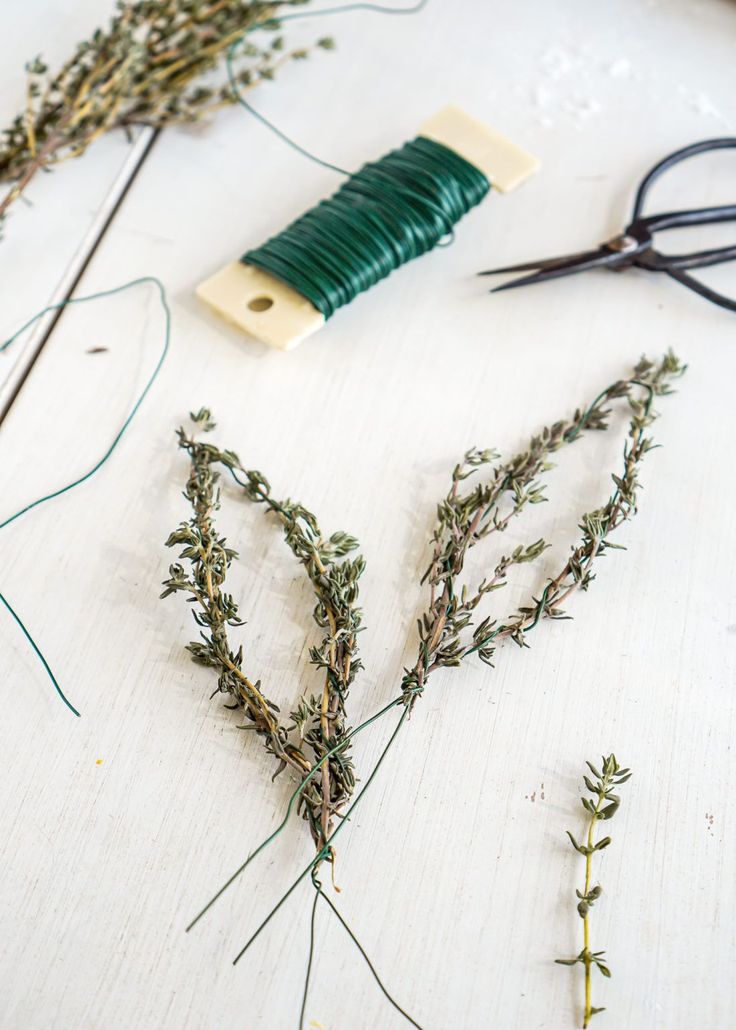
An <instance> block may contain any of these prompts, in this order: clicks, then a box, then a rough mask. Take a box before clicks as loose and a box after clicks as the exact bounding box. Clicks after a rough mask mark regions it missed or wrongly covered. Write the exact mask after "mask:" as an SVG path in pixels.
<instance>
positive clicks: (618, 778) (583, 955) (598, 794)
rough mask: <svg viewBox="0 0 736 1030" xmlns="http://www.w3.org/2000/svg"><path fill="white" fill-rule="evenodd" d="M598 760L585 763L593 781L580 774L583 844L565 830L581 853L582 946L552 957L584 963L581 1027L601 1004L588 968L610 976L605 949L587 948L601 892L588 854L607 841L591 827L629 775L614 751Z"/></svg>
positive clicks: (609, 812) (616, 800)
mask: <svg viewBox="0 0 736 1030" xmlns="http://www.w3.org/2000/svg"><path fill="white" fill-rule="evenodd" d="M601 761H602V762H603V765H602V767H601V768H602V770H603V771H602V772H599V771H598V770H597V769H596V767H595V766H594V765H593V764H592V763H591V762H586V763H585V764H586V765H587V766H588V768H589V769H590V771H591V772H592V773H593V775H594V776H595V783H593V781H592V780H591V779H590V777H589V776H583V781H584V783H585V786H586V787H587V789H588V790H589V791H590V793H591V795H592V797H590V798H581V799H580V800H581V801H582V803H583V808H584V809H585V811H586V812H587V813H588V815H589V816H590V818H589V820H588V830H587V835H586V839H585V844H578V842H577V841H576V840H575V838H574V837H573V835H572V834H571V833H570V831H569V830H568V831H567V835H568V837H569V838H570V843H571V844H572V846H573V847H574V848H575V850H576V851H577V852H578V854H580V855H584V856H585V886H584V887H583V890H582V892H581V891H578V890H576V891H575V893H576V894H577V896H578V899H579V900H578V906H577V908H578V915H579V916H580V918H581V919H582V920H583V950H582V951H581V952H580V953H579V954H578V955H576V956H575V958H567V959H566V958H558V959H556V961H557V962H558V963H559V964H560V965H561V966H576V965H577V964H578V963H581V964H582V965H583V966H584V967H585V1007H584V1014H583V1028H584V1030H585V1028H587V1027H588V1026H589V1025H590V1020H591V1018H592V1016H594V1015H595V1014H596V1013H597V1012H603V1008H596V1007H595V1006H594V1005H593V1004H592V1003H591V978H590V973H591V969H592V968H593V966H595V967H596V968H597V969H599V970H600V972H601V973H602V974H603V976H607V977H610V975H611V970H610V969H609V968H608V965H607V963H606V962H605V961H604V958H603V955H604V954H605V953H604V952H603V951H591V950H590V927H589V925H588V915H589V913H590V910H591V908H592V907H593V905H594V904H595V902H596V901H597V900H598V898H599V897H600V896H601V894H602V893H603V889H602V887H601V886H600V884H597V885H596V886H595V887H591V872H592V869H591V866H592V858H593V855H594V854H595V853H596V852H597V851H603V849H604V848H607V847H608V845H609V844H610V843H611V838H610V837H601V839H600V840H599V841H596V840H594V837H595V828H596V825H597V824H598V823H599V822H602V821H606V820H608V819H613V817H614V815H615V814H616V812H617V811H618V807H619V805H620V803H621V799H620V797H619V796H618V794H615V793H614V788H615V787H619V786H620V785H621V784H622V783H626V781H627V780H628V779H630V778H631V772H630V771H629V770H628V769H622V768H621V766H620V765H619V764H618V762H617V761H616V756H615V755H608V757H607V758H605V757H604V758H602V759H601Z"/></svg>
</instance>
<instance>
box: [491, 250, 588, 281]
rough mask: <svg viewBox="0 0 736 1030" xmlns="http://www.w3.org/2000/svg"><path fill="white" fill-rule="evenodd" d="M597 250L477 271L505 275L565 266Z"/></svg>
mask: <svg viewBox="0 0 736 1030" xmlns="http://www.w3.org/2000/svg"><path fill="white" fill-rule="evenodd" d="M598 253H600V251H599V250H594V251H593V250H579V251H577V253H575V254H563V255H562V257H555V258H544V259H543V260H541V261H525V262H523V263H522V264H520V265H505V266H504V267H503V268H489V269H487V270H486V271H485V272H478V275H505V274H506V273H507V272H529V271H531V270H532V269H533V268H537V269H539V270H540V271H541V270H542V269H544V268H557V267H558V266H560V267H567V266H568V265H569V264H570V263H571V262H574V261H579V260H581V259H584V258H588V257H590V255H591V254H598Z"/></svg>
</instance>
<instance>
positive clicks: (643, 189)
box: [631, 136, 736, 228]
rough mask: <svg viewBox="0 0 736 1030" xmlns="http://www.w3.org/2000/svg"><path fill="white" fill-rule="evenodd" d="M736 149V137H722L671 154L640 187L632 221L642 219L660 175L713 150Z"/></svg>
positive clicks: (645, 178) (651, 172)
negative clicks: (649, 195) (649, 193)
mask: <svg viewBox="0 0 736 1030" xmlns="http://www.w3.org/2000/svg"><path fill="white" fill-rule="evenodd" d="M734 147H736V137H735V136H721V137H719V138H717V139H706V140H702V141H701V142H700V143H691V144H690V146H689V147H683V148H682V149H681V150H676V151H675V152H674V154H670V155H669V157H665V158H663V160H662V161H660V162H659V164H656V165H655V166H654V168H652V170H651V171H650V172H648V173H647V175H646V176H645V177H644V179H643V180H642V183H641V185H640V186H639V189H638V191H637V194H636V199H635V200H634V210H633V213H632V216H631V218H632V221H636V220H637V219H639V218H641V212H642V208H643V207H644V201H645V200H646V198H647V193H648V192H649V189H650V187H651V185H652V184H653V183H654V182H655V181H656V180H657V179H658V178H659V177H660V175H662V173H663V172H666V171H667V170H668V169H669V168H672V166H673V165H676V164H679V163H680V161H686V160H687V158H689V157H695V156H696V155H697V154H706V153H708V152H709V151H711V150H727V149H730V148H734ZM683 213H684V212H683ZM682 224H685V225H687V224H693V223H692V222H690V223H687V222H685V223H682ZM662 228H664V226H662Z"/></svg>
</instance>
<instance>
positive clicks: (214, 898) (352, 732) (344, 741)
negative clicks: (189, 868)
mask: <svg viewBox="0 0 736 1030" xmlns="http://www.w3.org/2000/svg"><path fill="white" fill-rule="evenodd" d="M403 701H404V695H403V694H400V695H399V696H398V697H395V698H394V699H393V701H389V703H388V704H387V705H384V707H383V708H381V710H380V711H378V712H375V713H374V714H373V715H371V716H369V718H367V719H366V720H365V721H364V722H362V723H361V724H360V725H359V726H356V727H355V729H354V730H350V732H349V733H347V734H346V735H345V737H343V739H342V740H341V741H340V743H339V744H336V745H335V746H334V747H332V748H330V750H329V751H327V752H325V754H324V755H323V756H322V758H321V759H320V760H319V762H317V764H316V765H315V766H314V767H313V768H312V769H311V770H310V771H309V772H308V773H307V775H306V776H305V777H304V779H303V780H302V781H301V783H300V784H299V786H298V787H297V788H296V790H295V791H294V793H293V794H292V795H291V797H290V798H289V803H288V805H287V806H286V813H285V815H284V818H283V819H282V820H281V822H280V823H279V825H278V826H277V827H276V829H275V830H274V831H273V833H271V834H269V835H268V837H266V839H265V840H263V841H261V843H260V844H259V845H258V847H257V848H256V849H255V851H252V852H251V853H250V854H249V855H248V857H247V858H246V860H245V862H243V864H242V865H241V866H239V867H238V868H237V869H236V870H235V872H234V873H233V875H232V876H231V877H230V878H229V880H227V881H226V883H224V884H223V885H222V887H220V889H219V890H218V891H217V893H216V894H214V895H213V896H212V897H211V898H210V900H209V901H208V902H207V904H206V905H205V906H204V908H203V909H202V910H201V911H200V912H199V913H198V914H197V915H196V916H195V917H194V919H193V920H192V921H191V923H190V924H189V926H187V928H186V932H187V933H189V931H190V930H192V929H193V928H194V927H195V926H196V925H197V923H198V922H199V920H200V919H201V918H202V916H203V915H205V913H207V912H209V910H210V909H211V908H212V906H213V905H214V903H215V902H216V901H217V900H218V898H220V897H221V896H222V895H223V894H224V893H225V891H226V890H227V889H228V887H230V885H231V884H233V883H234V882H235V881H236V880H237V878H238V877H239V876H240V874H241V873H243V872H244V871H245V870H246V869H247V868H248V866H249V865H250V863H251V862H252V861H253V859H254V858H255V857H256V856H257V855H259V854H260V853H261V851H263V850H264V848H266V847H268V845H269V844H270V843H271V841H273V840H275V839H276V838H277V837H278V836H279V834H280V833H281V832H282V831H283V830H284V829H285V827H286V824H287V823H288V821H289V817H290V816H291V813H292V810H293V808H294V802H295V801H296V799H297V798H298V797H299V795H300V794H301V793H302V791H303V790H304V788H305V787H306V785H307V784H308V783H309V781H310V780H311V779H312V778H313V777H314V776H316V775H317V773H318V772H319V770H320V769H321V768H322V766H323V765H324V764H325V762H327V761H328V760H329V759H330V758H331V757H332V756H333V755H335V754H337V752H338V751H341V750H343V749H344V748H345V747H347V745H348V743H349V742H350V741H351V740H352V739H353V737H356V736H357V735H358V734H359V733H362V731H363V730H365V729H367V728H368V727H369V726H370V725H372V723H374V722H376V721H377V720H378V719H380V718H381V717H382V716H384V715H385V714H386V713H387V712H389V711H390V710H391V709H392V708H395V707H396V706H397V705H399V704H401V703H402V702H403Z"/></svg>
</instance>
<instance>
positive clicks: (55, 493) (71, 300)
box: [0, 275, 171, 716]
mask: <svg viewBox="0 0 736 1030" xmlns="http://www.w3.org/2000/svg"><path fill="white" fill-rule="evenodd" d="M142 285H154V286H155V287H156V288H157V290H158V293H159V299H160V301H161V307H162V308H163V312H164V344H163V347H162V349H161V353H160V355H159V358H158V361H157V362H156V365H155V367H154V369H153V372H152V373H151V375H150V376H149V378H148V380H147V382H146V384H145V386H144V387H143V390H142V391H141V393H140V394H139V395H138V399H137V400H136V402H135V404H134V405H133V407H132V408H131V409H130V413H129V414H128V417H127V418H126V419H125V421H124V422H123V424H122V426H121V427H120V429H119V430H118V432H117V434H116V435H115V437H114V438H113V441H112V443H111V444H110V445H109V447H108V448H107V450H106V451H105V452H104V454H103V455H102V457H101V458H99V460H98V461H96V462H95V464H94V465H93V466H92V468H90V469H88V471H87V472H85V473H83V475H81V476H78V477H77V478H76V479H74V480H72V482H71V483H67V484H66V486H62V487H60V488H59V489H58V490H52V491H51V492H50V493H48V494H44V495H43V496H42V497H39V498H37V499H36V500H35V501H31V502H30V504H26V505H25V507H23V508H21V509H20V510H19V511H16V512H15V513H14V514H13V515H9V516H8V517H7V518H6V519H4V520H3V521H2V522H0V529H4V528H5V526H9V525H10V523H11V522H15V520H16V519H18V518H20V517H21V515H25V513H26V512H28V511H31V510H32V509H33V508H38V507H39V505H41V504H45V503H46V502H47V501H51V500H53V499H54V498H55V497H61V495H62V494H66V493H68V492H69V491H70V490H73V489H74V488H75V487H77V486H80V485H81V484H82V483H85V482H86V481H87V480H88V479H90V478H91V477H92V476H94V474H95V473H96V472H97V471H98V470H99V469H100V468H102V466H103V465H104V464H105V462H106V461H107V460H108V458H110V456H111V455H112V453H113V451H114V450H115V448H116V447H117V446H118V444H119V443H120V441H121V439H122V438H123V436H124V435H125V432H126V431H127V429H128V427H129V426H130V423H131V422H132V421H133V419H134V418H135V416H136V414H137V412H138V409H139V408H140V406H141V404H143V401H144V400H145V399H146V396H147V395H148V392H149V391H150V389H151V387H152V386H153V384H154V382H155V381H156V379H157V378H158V375H159V372H160V371H161V366H162V365H163V363H164V359H165V358H166V355H167V353H168V351H169V345H170V342H171V310H170V309H169V305H168V301H167V299H166V290H165V288H164V285H163V283H162V282H161V280H160V279H157V278H156V277H155V276H152V275H146V276H141V277H140V278H138V279H132V280H131V281H130V282H127V283H123V284H122V286H115V287H113V288H112V289H109V290H99V291H98V292H97V293H90V294H87V296H84V297H67V299H66V300H63V301H61V302H60V303H58V304H50V305H49V306H48V307H45V308H44V309H43V310H42V311H39V312H38V313H37V314H35V315H34V316H33V317H32V318H29V319H28V321H27V322H26V323H25V324H24V325H22V326H21V327H20V329H18V330H17V331H16V332H15V333H13V335H12V336H11V337H9V339H7V340H5V342H4V343H2V344H0V354H2V353H3V351H6V350H7V349H8V348H9V347H10V346H11V344H13V343H14V342H15V341H16V340H17V339H18V337H19V336H21V335H22V334H23V333H24V332H25V331H26V330H27V329H30V327H31V326H32V325H34V324H35V323H36V322H38V320H39V319H40V318H43V317H44V315H47V314H49V313H50V312H52V311H59V310H60V309H61V308H65V307H67V306H69V305H70V304H84V303H86V302H87V301H92V300H99V299H100V298H102V297H112V296H114V295H115V294H116V293H123V292H124V291H125V290H130V289H133V288H134V287H136V286H142ZM0 601H1V602H2V603H3V605H4V606H5V608H6V609H7V610H8V612H9V613H10V614H11V615H12V617H13V618H14V619H15V621H16V623H17V624H18V626H19V627H20V630H21V632H22V633H23V635H24V636H25V638H26V639H27V641H28V643H29V644H30V645H31V647H32V648H33V650H34V652H35V653H36V656H37V657H38V659H39V661H40V662H41V664H42V665H43V667H44V669H45V670H46V672H47V673H48V676H49V678H50V680H51V682H52V683H53V685H54V688H55V689H56V692H57V693H58V695H59V697H60V698H61V700H62V701H63V702H64V704H65V705H66V706H67V708H68V709H69V710H70V711H71V712H73V713H74V715H77V716H78V715H79V714H80V713H79V712H78V711H77V709H76V708H75V707H74V705H73V704H72V703H71V701H69V699H68V698H67V697H66V695H65V694H64V692H63V690H62V689H61V687H60V686H59V683H58V681H57V679H56V677H55V676H54V674H53V672H52V671H51V667H50V666H49V664H48V662H47V661H46V659H45V658H44V656H43V654H42V652H41V649H40V648H39V646H38V644H37V643H36V641H35V640H34V639H33V636H32V635H31V633H30V631H29V630H28V628H27V627H26V626H25V625H24V623H23V621H22V620H21V618H20V616H19V615H18V613H17V612H16V611H14V609H13V608H12V607H11V605H10V603H9V602H8V600H7V599H6V598H5V597H4V596H3V595H2V594H0Z"/></svg>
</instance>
